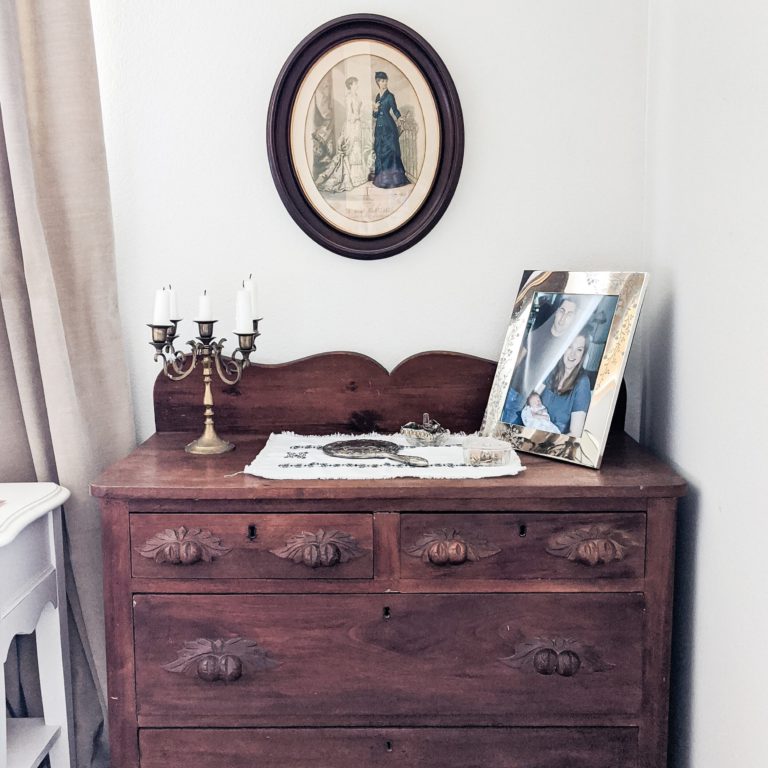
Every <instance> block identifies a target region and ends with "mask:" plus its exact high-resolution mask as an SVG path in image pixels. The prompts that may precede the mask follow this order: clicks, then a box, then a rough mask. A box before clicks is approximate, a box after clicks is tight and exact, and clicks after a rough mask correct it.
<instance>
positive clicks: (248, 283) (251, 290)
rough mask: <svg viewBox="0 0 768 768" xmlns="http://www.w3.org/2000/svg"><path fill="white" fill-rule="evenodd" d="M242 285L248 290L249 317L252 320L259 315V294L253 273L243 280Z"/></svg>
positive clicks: (256, 318)
mask: <svg viewBox="0 0 768 768" xmlns="http://www.w3.org/2000/svg"><path fill="white" fill-rule="evenodd" d="M243 287H244V288H245V289H246V290H247V291H248V295H249V296H250V298H251V317H252V318H253V319H254V320H258V319H259V317H260V315H259V294H258V291H257V290H256V281H255V280H254V279H253V275H248V279H247V280H245V281H243Z"/></svg>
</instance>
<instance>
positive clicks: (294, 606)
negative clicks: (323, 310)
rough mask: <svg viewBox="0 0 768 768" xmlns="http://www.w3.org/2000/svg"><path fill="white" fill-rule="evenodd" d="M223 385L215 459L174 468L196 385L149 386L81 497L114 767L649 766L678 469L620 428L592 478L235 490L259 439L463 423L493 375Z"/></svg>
mask: <svg viewBox="0 0 768 768" xmlns="http://www.w3.org/2000/svg"><path fill="white" fill-rule="evenodd" d="M246 373H247V375H246V376H245V377H244V379H243V381H242V382H241V384H240V385H239V386H238V387H236V388H232V387H220V388H219V389H218V390H217V391H216V392H215V393H214V396H215V401H216V415H217V427H218V429H219V432H220V433H222V434H223V436H226V437H228V438H229V439H231V440H233V441H234V442H235V443H236V444H237V449H236V450H235V451H234V452H232V453H229V454H225V455H223V456H218V457H211V458H204V457H196V456H189V455H187V454H185V453H184V451H183V446H184V444H185V443H186V442H187V441H188V440H189V439H191V438H192V437H195V436H196V434H195V433H199V429H200V423H199V422H200V418H201V417H200V406H199V401H200V397H201V392H200V389H199V382H198V383H194V382H182V383H181V384H173V383H171V382H168V381H166V380H164V379H161V378H159V379H158V382H157V384H156V387H155V408H156V421H157V428H158V432H157V434H155V435H154V436H153V437H152V438H150V439H149V440H148V441H147V442H146V443H144V444H143V445H142V446H140V447H139V448H138V449H137V450H136V451H135V452H134V453H133V454H132V455H131V456H129V457H128V458H126V459H124V460H123V461H121V462H119V463H118V464H116V465H114V466H113V467H111V468H110V469H109V470H108V471H107V472H105V473H104V474H103V475H102V476H101V477H100V478H99V479H98V480H96V481H95V482H94V483H93V486H92V493H93V494H94V495H95V496H98V497H100V498H101V504H102V514H103V530H104V573H105V599H106V617H107V658H108V664H109V705H110V734H111V735H110V738H111V744H112V754H113V763H112V764H113V765H114V766H115V768H137V767H138V766H141V768H167V766H169V765H188V766H190V768H251V766H254V765H268V766H272V768H310V766H311V767H312V768H315V767H316V766H320V767H321V768H323V767H324V766H334V767H335V768H364V767H366V766H377V767H378V766H392V767H394V766H398V768H399V767H400V766H414V767H415V766H419V768H426V766H462V767H464V768H466V767H467V766H469V767H475V766H477V768H479V767H480V766H483V768H502V767H503V768H512V767H514V768H518V767H519V768H534V767H535V768H566V767H567V768H579V767H580V766H583V767H584V768H630V767H634V766H638V767H641V766H642V768H651V767H653V768H659V767H660V766H664V765H665V764H666V730H667V704H668V681H669V648H670V630H671V615H672V612H671V609H672V575H673V560H674V533H675V508H676V504H677V499H678V497H679V496H681V495H682V494H683V493H684V492H685V484H684V482H683V481H682V480H681V479H680V477H678V476H677V475H676V474H674V473H673V472H672V471H671V470H670V469H668V468H667V467H666V466H665V465H664V464H662V463H661V462H659V461H658V460H656V459H655V458H653V457H652V456H651V455H650V454H648V453H647V452H645V451H644V450H642V449H641V448H640V447H638V445H637V444H636V443H635V442H633V441H632V440H631V439H629V438H628V437H626V436H624V435H618V436H614V437H613V438H612V439H611V441H610V442H609V444H608V447H607V449H606V452H605V460H604V463H603V468H602V469H601V470H600V471H594V470H591V469H585V468H582V467H575V466H571V465H567V464H563V463H559V462H555V461H551V460H546V459H543V458H539V457H534V456H529V455H525V454H521V457H522V459H523V463H524V464H525V465H526V467H527V470H526V471H525V472H524V473H522V474H521V475H519V476H517V477H513V478H503V479H487V480H481V481H478V480H462V481H456V480H454V481H435V480H383V481H380V480H379V481H350V480H347V481H323V482H321V481H311V482H292V481H268V480H261V479H258V478H255V477H251V476H246V475H242V474H237V475H233V474H232V473H236V472H237V471H238V470H241V469H242V468H243V466H244V465H245V464H246V463H247V462H249V461H250V460H251V459H252V458H253V457H254V456H255V455H256V453H257V451H258V450H259V448H260V447H261V446H262V445H263V443H264V439H265V435H266V434H268V433H269V432H270V431H280V430H283V429H293V430H294V431H296V432H298V433H305V434H306V433H330V432H335V431H346V432H349V431H358V430H361V431H362V430H368V429H371V428H376V429H378V430H379V431H382V432H392V431H397V429H398V427H399V426H400V425H401V424H402V423H404V422H405V421H408V420H411V419H414V418H418V417H419V416H420V414H421V413H422V411H429V412H430V413H431V414H433V415H434V416H435V418H437V419H438V420H439V421H441V422H442V423H443V424H444V425H445V426H448V427H450V428H452V429H454V430H455V431H458V430H467V431H469V430H474V429H476V428H477V427H478V426H479V423H480V420H481V417H482V413H483V409H484V405H485V401H486V398H487V395H488V391H489V389H490V386H491V381H492V378H493V373H494V364H493V363H491V362H489V361H486V360H480V359H478V358H472V357H467V356H463V355H456V354H451V353H428V354H424V355H419V356H416V357H414V358H410V359H409V360H407V361H406V362H405V363H403V364H402V365H401V366H400V367H398V368H397V369H396V370H395V371H394V372H393V373H392V374H388V373H387V372H386V371H385V370H384V369H383V368H381V367H380V366H379V365H378V364H377V363H375V362H374V361H372V360H370V359H369V358H365V357H362V356H360V355H352V354H347V353H334V354H329V355H321V356H317V357H313V358H308V359H306V360H302V361H298V362H295V363H290V364H286V365H281V366H255V367H253V368H251V369H249V370H248V371H247V372H246ZM179 429H181V430H182V431H181V432H179V431H176V430H179Z"/></svg>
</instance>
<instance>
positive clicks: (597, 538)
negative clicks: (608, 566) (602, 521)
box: [547, 525, 637, 566]
mask: <svg viewBox="0 0 768 768" xmlns="http://www.w3.org/2000/svg"><path fill="white" fill-rule="evenodd" d="M636 545H637V541H635V539H633V538H632V537H631V536H630V535H629V534H628V533H625V532H624V531H618V530H616V529H614V528H611V527H609V526H607V525H592V526H589V527H585V528H573V529H571V530H569V531H560V532H559V533H556V534H554V535H553V536H551V537H550V538H549V541H548V542H547V552H549V554H550V555H554V556H555V557H565V558H567V559H568V560H571V561H573V562H576V563H581V564H582V565H589V566H594V565H598V564H602V563H610V562H613V561H614V560H621V559H622V558H623V557H624V553H625V552H626V550H627V547H630V546H636Z"/></svg>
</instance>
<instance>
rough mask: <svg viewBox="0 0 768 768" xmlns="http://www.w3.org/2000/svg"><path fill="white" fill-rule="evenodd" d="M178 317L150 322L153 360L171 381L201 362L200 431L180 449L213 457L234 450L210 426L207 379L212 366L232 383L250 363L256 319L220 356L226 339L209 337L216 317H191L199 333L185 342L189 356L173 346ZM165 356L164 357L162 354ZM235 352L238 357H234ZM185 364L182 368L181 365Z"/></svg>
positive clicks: (181, 377)
mask: <svg viewBox="0 0 768 768" xmlns="http://www.w3.org/2000/svg"><path fill="white" fill-rule="evenodd" d="M180 322H181V320H173V321H172V324H171V325H150V328H151V329H152V341H151V342H150V343H151V344H152V346H153V347H154V348H155V360H162V361H163V373H164V374H165V375H166V376H167V377H168V378H169V379H172V380H173V381H181V379H186V378H187V376H189V374H190V373H192V371H193V370H194V369H195V367H196V366H197V363H198V361H202V364H203V386H204V389H203V434H202V435H200V437H198V438H197V440H193V441H192V442H191V443H189V444H187V446H186V447H185V448H184V450H185V451H186V452H187V453H191V454H194V455H196V456H215V455H216V454H219V453H227V452H228V451H232V450H234V448H235V446H234V444H233V443H228V442H227V441H226V440H222V439H221V438H220V437H219V436H218V435H217V434H216V429H215V427H214V425H213V393H212V392H211V381H212V380H213V368H214V365H215V366H216V374H217V375H218V377H219V378H220V379H221V380H222V381H223V382H224V383H225V384H229V385H230V386H233V385H235V384H237V382H238V381H240V379H241V377H242V375H243V370H245V369H246V368H247V367H248V366H249V365H250V359H249V356H250V354H251V352H253V351H254V350H255V349H256V347H255V344H254V342H255V341H256V338H257V337H258V336H260V335H261V334H260V333H259V320H254V321H253V332H252V333H238V334H237V338H238V343H239V346H238V347H237V349H236V350H235V351H234V352H233V353H232V356H231V357H229V358H225V357H223V356H222V350H223V348H224V342H225V341H226V339H219V341H214V340H213V325H214V323H216V322H217V321H216V320H195V322H196V323H197V326H198V332H199V334H200V335H199V336H198V337H197V340H196V341H188V342H187V344H188V345H189V346H190V347H191V348H192V353H191V355H190V357H189V359H188V358H187V356H186V355H185V354H184V353H183V352H180V351H177V350H176V349H175V348H174V346H173V341H174V339H176V328H177V326H178V323H180ZM166 355H168V357H166ZM238 355H239V358H238ZM185 366H186V367H185Z"/></svg>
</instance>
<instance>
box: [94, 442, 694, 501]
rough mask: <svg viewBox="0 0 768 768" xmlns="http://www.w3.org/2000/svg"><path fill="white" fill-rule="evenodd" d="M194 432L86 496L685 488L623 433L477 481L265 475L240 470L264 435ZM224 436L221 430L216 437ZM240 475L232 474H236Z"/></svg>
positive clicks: (494, 494)
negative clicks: (601, 446) (212, 439)
mask: <svg viewBox="0 0 768 768" xmlns="http://www.w3.org/2000/svg"><path fill="white" fill-rule="evenodd" d="M193 437H195V435H190V434H188V433H179V432H165V433H157V434H155V435H153V436H152V437H151V438H149V440H147V441H146V442H145V443H143V444H142V445H141V446H139V447H138V448H137V449H136V450H135V451H134V452H133V453H132V454H130V455H129V456H127V457H126V458H125V459H123V460H122V461H119V462H117V463H116V464H114V465H113V466H111V467H110V468H109V469H107V470H106V471H105V472H104V473H103V474H102V475H101V476H100V477H99V478H98V479H96V480H95V481H94V482H93V483H92V485H91V493H92V494H93V495H94V496H98V497H104V498H113V499H219V500H228V499H231V500H248V499H265V500H267V499H284V500H302V501H307V500H313V499H318V500H320V499H346V500H354V499H396V498H399V497H408V498H411V499H419V498H425V499H427V498H429V499H435V498H445V499H462V498H467V499H484V498H487V499H500V498H506V497H514V498H518V499H523V498H527V499H536V498H538V499H544V498H585V499H586V498H645V497H675V496H682V495H683V494H684V493H685V482H684V480H683V479H682V478H681V477H680V476H679V475H677V474H676V473H675V472H673V471H672V470H671V469H670V468H669V467H667V466H666V465H665V464H664V463H663V462H661V461H659V460H658V459H657V458H655V457H654V456H653V455H652V454H650V453H649V452H648V451H646V450H644V449H643V448H641V447H640V446H639V445H638V444H637V443H636V442H635V441H634V440H632V439H631V438H630V437H628V436H626V435H623V436H616V437H615V438H613V439H612V440H611V441H609V444H608V446H607V448H606V451H605V458H604V460H603V465H602V468H601V469H599V470H594V469H588V468H585V467H579V466H575V465H571V464H566V463H563V462H559V461H553V460H551V459H546V458H541V457H538V456H533V455H530V454H524V453H521V454H520V458H521V460H522V462H523V465H524V466H525V467H526V470H525V471H524V472H521V473H520V474H519V475H516V476H514V477H502V478H485V479H481V480H466V479H465V480H421V479H411V478H407V479H406V478H400V479H393V480H314V481H311V480H310V481H307V480H301V481H299V480H265V479H263V478H259V477H254V476H252V475H246V474H242V473H241V472H242V469H243V467H244V466H245V465H246V464H248V463H249V462H250V461H251V460H252V459H253V458H254V457H255V456H256V454H257V453H258V452H259V450H260V449H261V448H262V447H263V445H264V443H265V437H263V436H254V435H246V434H237V435H231V436H229V437H230V438H231V439H232V441H233V442H235V444H236V446H237V447H236V449H235V450H234V451H231V452H230V453H226V454H222V455H220V456H192V455H190V454H187V453H185V452H184V445H185V444H186V443H187V442H189V440H191V439H192V438H193ZM222 437H224V438H225V439H226V438H227V437H228V436H227V435H226V434H224V435H222ZM238 473H240V474H238Z"/></svg>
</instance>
